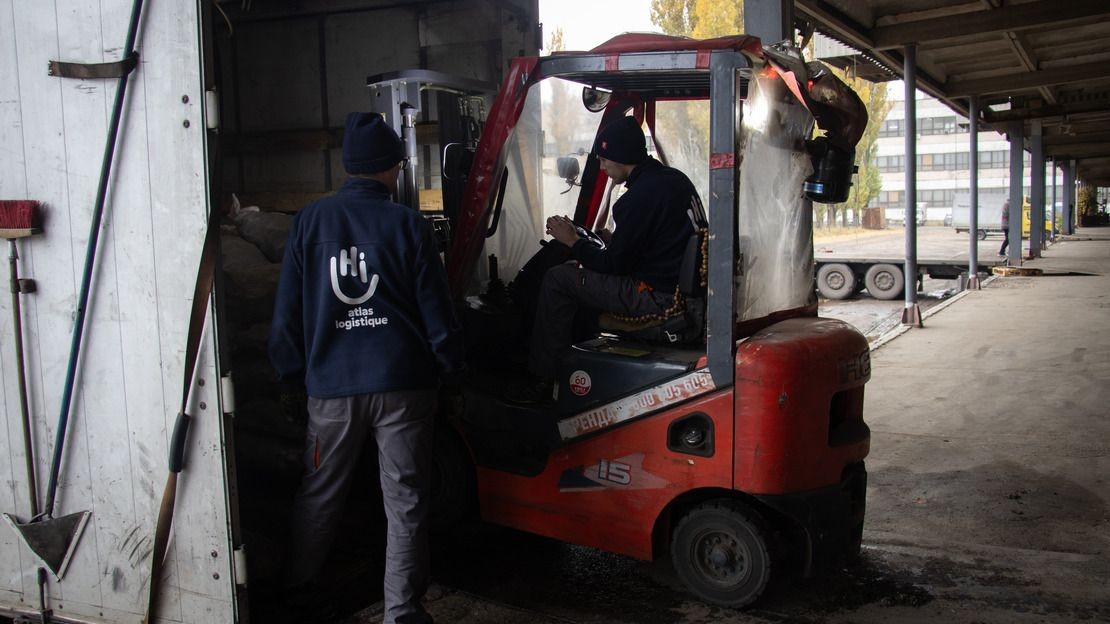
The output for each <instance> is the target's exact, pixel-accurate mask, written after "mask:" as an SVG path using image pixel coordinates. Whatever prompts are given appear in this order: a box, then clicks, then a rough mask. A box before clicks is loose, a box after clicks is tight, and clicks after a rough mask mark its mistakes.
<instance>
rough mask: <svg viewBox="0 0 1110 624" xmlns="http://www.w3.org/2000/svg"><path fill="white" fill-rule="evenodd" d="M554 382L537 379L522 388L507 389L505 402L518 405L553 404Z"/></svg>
mask: <svg viewBox="0 0 1110 624" xmlns="http://www.w3.org/2000/svg"><path fill="white" fill-rule="evenodd" d="M554 390H555V384H554V382H551V381H547V380H546V379H539V380H535V381H532V382H530V383H526V384H525V385H522V386H516V387H514V388H509V390H508V392H506V393H505V400H506V401H508V402H509V403H517V404H519V405H543V404H549V403H554V402H555V397H554V396H553V395H554Z"/></svg>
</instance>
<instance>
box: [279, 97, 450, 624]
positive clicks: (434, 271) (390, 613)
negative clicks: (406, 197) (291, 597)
mask: <svg viewBox="0 0 1110 624" xmlns="http://www.w3.org/2000/svg"><path fill="white" fill-rule="evenodd" d="M404 158H405V156H404V149H403V146H402V143H401V140H400V138H398V136H397V134H396V132H394V131H393V129H392V128H390V127H389V125H388V124H387V123H386V122H385V120H384V119H383V118H382V116H381V115H379V114H377V113H351V114H350V115H348V117H347V126H346V133H345V135H344V138H343V166H344V168H345V169H346V170H347V173H349V174H350V177H349V178H348V179H347V182H346V183H345V184H344V185H343V187H342V188H340V189H339V191H338V192H337V193H336V194H335V195H332V196H330V197H326V198H324V199H321V200H319V201H317V202H315V203H313V204H310V205H308V206H306V207H305V208H303V209H302V210H301V211H300V212H299V213H298V214H297V216H296V218H295V219H294V220H293V224H292V227H291V228H290V231H289V242H288V243H287V245H286V247H285V259H284V261H283V264H282V270H281V278H280V281H279V282H278V293H277V301H276V303H275V306H274V319H273V325H272V328H271V330H270V360H271V362H272V363H273V365H274V368H275V369H276V370H277V373H278V377H279V380H280V381H282V382H283V383H289V382H293V383H296V382H300V381H302V380H303V383H304V385H305V389H306V391H307V393H308V397H309V398H308V414H309V421H308V430H307V432H306V438H305V452H304V464H305V474H304V477H303V480H302V482H301V487H300V490H299V491H298V492H297V497H296V500H295V502H294V506H293V515H292V519H291V533H292V535H291V552H290V557H289V566H288V568H287V570H286V579H285V582H286V586H287V588H288V589H289V590H290V591H295V590H296V589H298V588H304V587H305V586H307V585H309V584H310V582H311V581H312V579H313V578H314V577H315V575H316V574H317V573H318V572H319V571H320V569H321V567H322V566H323V563H324V561H325V559H326V558H327V555H328V550H329V548H330V546H331V544H332V542H333V538H334V533H335V528H336V525H337V522H338V520H339V519H340V514H341V513H342V512H343V507H344V502H345V500H346V495H347V492H348V490H349V489H350V485H351V482H352V477H353V472H354V469H355V466H356V465H357V464H358V458H359V455H360V453H361V451H362V449H363V448H364V446H365V444H366V443H367V441H368V440H373V441H374V442H375V443H376V445H377V448H378V463H379V466H380V469H381V486H382V497H383V500H384V504H385V514H386V519H387V521H388V530H387V542H386V562H385V620H384V622H385V623H386V624H394V623H396V624H424V623H428V622H431V617H430V616H429V615H428V614H427V612H426V611H425V610H424V608H423V607H422V606H421V603H420V600H421V598H422V597H423V595H424V591H425V590H426V588H427V585H428V567H429V566H428V537H427V516H428V500H427V494H428V479H429V473H430V461H431V452H432V421H433V415H434V412H435V409H436V391H437V388H438V385H439V379H440V378H441V377H443V376H453V375H456V374H457V373H458V372H459V371H460V370H461V368H462V365H463V359H462V355H463V354H462V340H461V335H460V329H459V324H458V321H457V320H456V318H455V313H454V308H453V307H452V303H451V300H450V295H449V293H448V290H447V278H446V273H445V271H444V268H443V263H442V262H441V261H440V258H439V254H438V251H437V249H436V244H435V241H434V238H433V235H432V229H431V226H430V225H429V224H428V222H427V221H426V220H425V219H424V218H423V217H422V216H421V215H420V214H419V213H418V212H417V211H415V210H412V209H411V208H407V207H405V206H401V205H399V204H396V203H393V202H392V201H390V195H391V194H392V193H395V192H396V190H397V177H398V175H399V173H400V171H401V168H402V167H403V164H404Z"/></svg>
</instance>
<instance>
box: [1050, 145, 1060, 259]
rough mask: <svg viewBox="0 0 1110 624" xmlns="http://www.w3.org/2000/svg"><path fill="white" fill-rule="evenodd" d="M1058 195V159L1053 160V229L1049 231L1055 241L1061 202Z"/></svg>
mask: <svg viewBox="0 0 1110 624" xmlns="http://www.w3.org/2000/svg"><path fill="white" fill-rule="evenodd" d="M1056 197H1057V195H1056V159H1053V160H1052V211H1051V213H1052V219H1051V221H1052V229H1050V230H1049V236H1050V237H1051V239H1052V240H1053V241H1055V240H1056V202H1057V201H1059V200H1058V199H1057V198H1056Z"/></svg>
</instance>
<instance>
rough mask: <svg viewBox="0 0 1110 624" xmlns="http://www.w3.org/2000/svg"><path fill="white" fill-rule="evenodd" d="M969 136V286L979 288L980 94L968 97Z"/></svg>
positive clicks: (973, 288) (971, 288)
mask: <svg viewBox="0 0 1110 624" xmlns="http://www.w3.org/2000/svg"><path fill="white" fill-rule="evenodd" d="M967 120H968V131H970V132H971V136H970V138H969V146H968V147H969V150H968V151H969V152H970V153H969V155H968V159H967V162H968V165H969V172H968V202H969V205H968V210H967V219H968V230H967V239H968V249H967V288H968V290H979V96H977V95H973V96H971V97H970V98H968V104H967Z"/></svg>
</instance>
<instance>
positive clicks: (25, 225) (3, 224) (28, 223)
mask: <svg viewBox="0 0 1110 624" xmlns="http://www.w3.org/2000/svg"><path fill="white" fill-rule="evenodd" d="M39 225H41V223H40V219H39V203H38V202H37V201H34V200H31V199H0V230H29V229H33V228H37V227H39Z"/></svg>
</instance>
